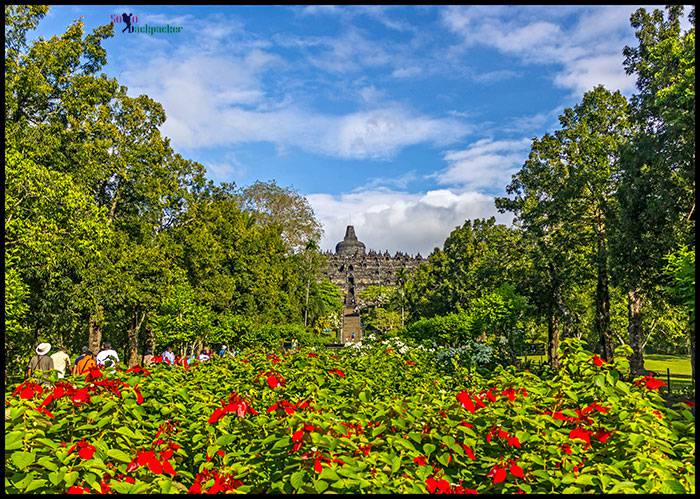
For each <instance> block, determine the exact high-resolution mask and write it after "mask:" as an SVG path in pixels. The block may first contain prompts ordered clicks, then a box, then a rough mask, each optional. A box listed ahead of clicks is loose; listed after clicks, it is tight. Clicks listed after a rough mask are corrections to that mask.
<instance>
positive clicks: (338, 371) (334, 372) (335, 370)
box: [328, 369, 345, 378]
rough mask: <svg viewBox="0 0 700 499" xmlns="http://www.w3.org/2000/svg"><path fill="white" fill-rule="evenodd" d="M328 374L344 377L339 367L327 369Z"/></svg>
mask: <svg viewBox="0 0 700 499" xmlns="http://www.w3.org/2000/svg"><path fill="white" fill-rule="evenodd" d="M328 374H335V375H336V376H340V377H341V378H344V377H345V373H344V372H343V371H341V370H340V369H331V370H330V371H328Z"/></svg>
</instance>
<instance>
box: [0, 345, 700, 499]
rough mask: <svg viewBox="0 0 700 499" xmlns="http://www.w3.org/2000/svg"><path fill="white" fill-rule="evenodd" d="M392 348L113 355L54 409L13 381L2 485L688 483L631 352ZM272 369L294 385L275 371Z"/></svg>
mask: <svg viewBox="0 0 700 499" xmlns="http://www.w3.org/2000/svg"><path fill="white" fill-rule="evenodd" d="M390 347H396V343H395V342H394V343H390V342H386V343H376V344H374V345H368V344H365V345H363V346H362V347H361V348H359V349H353V348H347V349H344V350H342V351H339V352H330V351H326V350H312V349H301V350H295V351H291V352H287V353H285V354H280V355H271V354H268V353H267V352H266V351H264V350H260V349H250V350H245V351H243V352H242V353H241V354H239V355H238V356H237V357H235V358H231V357H229V358H221V359H216V360H215V361H210V362H207V363H203V364H198V363H195V364H194V365H192V366H190V367H189V368H188V369H184V368H183V367H182V366H167V365H163V364H159V365H154V366H151V367H149V370H150V374H147V373H144V372H142V371H138V370H137V371H132V372H124V371H117V372H116V373H114V374H113V375H110V376H109V377H107V378H98V382H99V383H101V384H100V385H97V384H92V385H91V384H90V383H86V382H85V381H83V380H74V381H73V382H74V385H59V386H63V387H64V389H71V390H72V389H73V388H70V386H75V387H76V389H81V388H83V387H87V388H88V390H90V394H91V400H90V402H89V403H76V402H73V401H72V400H71V398H75V397H73V396H70V395H69V396H63V397H61V398H58V399H57V400H54V401H49V402H48V403H47V404H45V407H46V408H47V409H48V410H49V411H50V412H51V413H52V415H53V417H50V416H47V415H46V414H45V413H41V412H39V411H37V410H35V409H34V408H35V407H38V406H39V405H40V404H41V403H42V401H43V400H45V398H46V396H47V395H48V393H50V391H51V388H49V389H48V390H49V391H48V392H46V391H45V392H44V393H42V394H41V396H39V397H36V398H32V399H23V398H21V397H20V396H19V392H15V391H14V389H15V387H14V386H11V387H9V388H10V391H9V392H8V393H6V398H7V402H8V408H9V409H11V410H12V409H17V408H24V409H26V410H25V412H24V413H22V414H21V415H20V416H16V417H13V418H11V419H10V420H8V421H7V422H6V425H7V430H6V431H7V438H6V442H7V444H6V445H7V448H6V453H7V455H8V459H7V473H6V477H5V486H6V490H7V491H10V492H18V491H23V490H26V488H27V487H30V488H31V487H35V490H36V491H37V492H43V493H48V492H54V493H55V492H65V491H66V490H67V489H68V488H69V487H71V486H74V485H75V486H79V487H92V488H93V489H94V490H95V491H99V490H105V491H106V490H112V491H115V492H125V493H136V492H137V491H140V492H149V493H156V492H161V491H163V490H169V491H170V492H171V493H183V492H186V491H188V490H192V489H191V488H192V487H195V489H196V484H199V486H200V487H201V491H202V492H205V491H208V490H210V488H211V487H214V485H215V484H216V483H219V484H220V486H222V487H229V486H230V487H233V488H235V489H236V490H238V491H242V492H253V493H270V492H275V491H276V492H286V493H290V492H295V491H296V492H306V493H314V492H324V493H330V492H336V493H337V492H344V493H358V492H370V493H372V492H395V493H401V492H419V493H421V492H426V491H427V490H430V487H431V485H430V483H431V482H430V480H431V479H434V480H441V479H444V480H446V481H447V482H448V484H450V486H451V487H453V488H454V487H458V486H460V484H461V486H463V487H466V488H470V489H475V490H477V491H478V492H479V493H487V492H490V493H514V492H517V490H518V489H522V490H524V491H527V492H535V493H557V492H564V491H565V490H571V489H570V488H571V487H576V488H577V489H578V490H579V491H581V492H585V493H601V492H606V493H609V492H611V491H612V490H632V489H634V490H635V491H636V492H650V493H654V492H660V491H662V490H663V491H669V490H673V491H680V490H681V489H682V490H683V491H684V492H692V491H693V490H694V420H693V417H692V414H691V413H690V411H689V409H688V408H687V407H686V406H685V405H683V404H677V405H674V406H673V407H670V408H667V407H666V406H664V404H663V401H662V399H661V397H660V396H659V395H658V393H656V391H655V390H653V389H649V388H648V387H647V386H646V385H645V384H644V380H639V381H638V383H636V384H634V383H629V382H626V381H622V380H620V379H619V372H618V369H620V370H624V369H625V368H626V367H627V366H626V365H625V357H624V352H621V355H619V359H620V360H619V362H617V361H616V364H614V365H608V364H602V365H601V366H600V367H599V366H598V365H596V363H595V362H594V359H593V357H592V354H591V353H590V352H586V351H583V350H581V348H580V346H579V344H578V343H577V342H572V341H571V340H566V341H565V342H564V344H563V352H564V355H563V359H562V370H561V372H559V373H558V374H556V375H552V376H548V377H546V378H540V377H538V376H536V375H534V374H532V373H529V372H516V371H515V370H514V369H513V368H506V369H504V368H497V369H495V370H494V371H493V372H492V373H490V376H489V377H488V378H485V377H482V376H480V375H478V374H475V373H473V372H469V371H467V370H466V369H462V368H459V367H458V368H457V369H456V370H455V371H454V372H453V373H452V374H449V373H446V372H443V371H441V370H440V369H439V368H438V367H437V365H436V363H435V358H434V353H431V352H429V351H426V350H424V349H406V348H401V349H394V348H390ZM399 350H401V351H402V352H403V353H401V352H400V351H399ZM409 360H410V361H411V362H412V363H413V364H415V365H412V364H410V363H408V362H407V361H409ZM335 370H339V371H340V372H342V374H343V375H344V376H340V375H338V374H336V373H335ZM270 372H274V373H276V375H278V376H280V377H282V378H284V380H285V382H284V384H282V385H280V386H276V387H274V388H272V387H270V385H269V384H268V382H267V380H266V376H267V375H268V374H266V373H270ZM372 373H382V375H381V376H374V375H372ZM261 375H262V376H261ZM122 382H126V383H128V385H123V384H122ZM137 383H138V387H139V389H140V391H141V393H142V394H143V397H144V401H143V403H142V404H140V405H139V403H138V401H137V400H136V398H135V397H134V396H133V395H132V388H131V387H130V386H129V385H135V384H137ZM109 386H116V387H119V388H118V390H117V391H120V392H121V396H119V395H117V394H116V392H115V391H113V389H111V388H108V387H109ZM232 392H235V394H237V395H232ZM465 397H468V400H470V401H472V405H470V404H469V403H468V402H467V398H465ZM477 401H478V402H477ZM243 403H245V405H241V404H243ZM241 407H252V408H253V409H254V410H255V412H252V411H250V410H248V409H243V410H241V409H240V408H241ZM470 407H471V409H470ZM229 409H230V410H229ZM217 411H223V412H220V413H219V416H217V417H215V416H216V414H217ZM217 418H218V419H217ZM18 444H19V445H18ZM74 446H75V447H74ZM92 447H94V451H92V450H91V448H92ZM151 449H153V450H155V453H154V454H152V455H150V456H151V457H149V451H150V450H151ZM168 449H169V450H168ZM138 456H141V457H140V458H139V457H138ZM168 456H169V457H168ZM156 461H157V463H158V464H156ZM166 461H167V462H168V463H169V466H172V471H173V473H174V474H171V473H169V472H167V471H166V470H167V469H168V465H166V464H165V462H166ZM139 463H141V465H139ZM514 465H517V468H515V467H513V466H514ZM499 467H503V469H505V470H506V479H505V480H504V481H502V482H498V483H496V480H494V477H493V475H492V474H491V472H492V470H493V469H494V468H499ZM519 469H520V470H522V476H520V471H519ZM214 473H215V474H216V475H215V474H214ZM217 476H218V478H217ZM226 477H228V478H226ZM34 480H40V481H41V480H43V482H33V481H34ZM234 480H237V481H238V482H234ZM130 482H132V483H130ZM32 483H33V485H31V484H32Z"/></svg>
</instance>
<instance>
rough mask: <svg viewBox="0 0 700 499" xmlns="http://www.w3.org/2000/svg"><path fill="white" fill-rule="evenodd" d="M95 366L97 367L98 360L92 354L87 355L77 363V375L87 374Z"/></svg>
mask: <svg viewBox="0 0 700 499" xmlns="http://www.w3.org/2000/svg"><path fill="white" fill-rule="evenodd" d="M93 367H97V362H95V359H94V358H93V356H92V355H86V356H85V357H83V358H82V359H80V360H79V361H78V362H77V363H76V364H75V373H76V374H77V375H81V374H87V373H89V372H90V369H92V368H93Z"/></svg>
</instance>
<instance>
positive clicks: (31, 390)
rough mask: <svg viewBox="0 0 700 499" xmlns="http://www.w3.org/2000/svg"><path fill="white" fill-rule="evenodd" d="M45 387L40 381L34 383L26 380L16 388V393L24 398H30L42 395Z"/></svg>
mask: <svg viewBox="0 0 700 499" xmlns="http://www.w3.org/2000/svg"><path fill="white" fill-rule="evenodd" d="M43 392H44V389H43V388H42V387H41V385H40V384H39V383H34V382H33V381H25V382H24V383H21V384H20V385H18V386H17V388H15V391H14V395H19V397H20V398H22V399H25V400H26V399H30V398H33V397H34V396H35V395H41V394H42V393H43Z"/></svg>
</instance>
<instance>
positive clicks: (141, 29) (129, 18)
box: [109, 12, 182, 35]
mask: <svg viewBox="0 0 700 499" xmlns="http://www.w3.org/2000/svg"><path fill="white" fill-rule="evenodd" d="M109 20H110V21H111V22H112V24H113V25H117V24H121V23H124V25H125V26H124V29H122V33H148V34H149V35H153V34H154V33H165V34H172V33H179V32H181V31H182V26H171V25H170V24H165V25H157V26H153V25H148V24H144V25H143V26H135V25H136V24H138V22H139V17H138V16H137V15H135V14H131V13H129V14H127V13H126V12H124V13H123V14H111V15H110V16H109Z"/></svg>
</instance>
